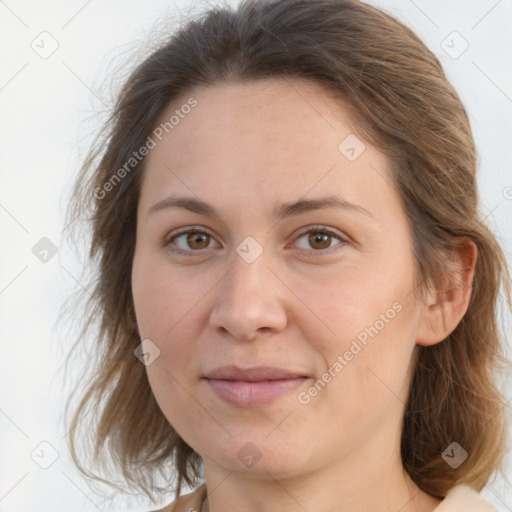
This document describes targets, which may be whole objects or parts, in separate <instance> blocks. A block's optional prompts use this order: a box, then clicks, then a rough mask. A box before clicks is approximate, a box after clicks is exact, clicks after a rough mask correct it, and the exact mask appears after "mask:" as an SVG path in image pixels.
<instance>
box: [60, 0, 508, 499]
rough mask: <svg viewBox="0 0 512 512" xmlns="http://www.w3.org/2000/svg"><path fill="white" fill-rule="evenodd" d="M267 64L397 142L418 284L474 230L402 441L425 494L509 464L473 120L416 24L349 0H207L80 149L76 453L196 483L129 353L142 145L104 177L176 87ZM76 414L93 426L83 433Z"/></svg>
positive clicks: (249, 77)
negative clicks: (466, 281) (83, 380)
mask: <svg viewBox="0 0 512 512" xmlns="http://www.w3.org/2000/svg"><path fill="white" fill-rule="evenodd" d="M272 77H280V78H287V77H290V78H300V79H304V80H310V81H315V82H318V83H322V84H325V85H326V86H328V87H330V88H331V89H332V88H334V89H335V90H336V91H337V92H338V93H339V96H340V98H343V99H344V100H345V101H346V102H347V103H348V104H349V105H351V106H352V107H353V108H354V109H355V112H356V113H357V115H358V128H359V130H360V132H361V134H362V136H363V137H364V138H365V139H366V140H367V141H369V142H370V143H371V144H373V145H375V146H376V147H377V148H378V149H379V150H381V151H382V152H383V153H384V154H386V155H388V156H389V157H390V159H391V161H392V162H393V169H392V172H393V180H394V185H395V186H396V188H397V191H398V193H399V195H400V198H401V201H402V202H403V205H404V208H405V211H406V213H407V216H408V218H409V220H410V224H411V229H412V235H413V241H414V252H415V259H416V263H417V270H418V272H417V279H418V280H417V283H418V290H422V291H424V290H425V287H426V285H427V283H432V282H434V281H435V280H436V279H437V277H438V276H439V273H440V269H446V268H447V267H446V261H447V259H446V254H447V252H449V250H450V249H451V248H453V247H454V244H456V243H457V237H469V238H470V239H471V240H473V241H474V242H475V244H476V246H477V249H478V258H477V262H476V268H475V273H474V281H473V290H472V295H471V300H470V304H469V308H468V311H467V313H466V314H465V316H464V317H463V319H462V321H461V322H460V323H459V325H458V326H457V327H456V328H455V330H454V331H453V332H452V333H451V334H450V335H449V336H448V337H447V338H446V339H445V340H443V341H442V342H441V343H438V344H436V345H434V346H431V347H419V353H418V361H417V365H416V368H415V373H414V377H413V382H412V386H411V391H410V397H409V400H408V403H407V406H406V412H405V417H404V422H403V433H402V443H401V454H402V460H403V464H404V468H405V469H406V471H407V472H408V473H409V475H410V476H411V477H412V479H413V480H414V482H415V483H416V484H417V485H418V486H419V487H420V488H421V489H422V490H423V491H425V492H426V493H428V494H430V495H432V496H436V497H439V498H442V497H444V496H445V495H446V493H447V491H448V490H449V489H450V488H451V487H453V486H454V485H456V484H458V483H462V482H464V483H468V484H470V485H472V486H473V487H474V488H476V489H478V490H480V489H482V488H483V487H484V485H485V484H486V482H487V481H488V479H489V477H490V475H491V474H492V473H493V472H494V471H495V470H496V469H501V470H502V467H501V464H502V460H503V457H504V446H505V424H506V421H505V419H506V418H505V408H504V400H503V397H502V396H501V394H500V393H499V391H498V385H497V382H496V381H495V378H496V375H497V370H498V369H499V365H500V363H502V364H506V363H508V362H507V360H506V359H505V357H504V356H503V354H502V350H503V346H502V344H501V341H500V333H499V326H498V322H497V316H498V315H497V308H498V295H499V292H500V285H502V286H503V291H504V293H505V295H506V297H507V298H508V300H509V302H510V276H509V273H508V270H507V263H506V260H505V257H504V255H503V252H502V250H501V249H500V246H499V245H498V243H497V242H496V239H495V238H494V236H493V234H492V233H491V232H490V231H489V229H488V228H487V227H486V226H485V225H484V223H483V222H482V219H481V214H480V212H479V211H478V198H477V188H476V180H475V174H476V168H477V157H476V149H475V145H474V141H473V138H472V133H471V127H470V123H469V120H468V116H467V114H466V111H465V109H464V106H463V105H462V103H461V101H460V99H459V97H458V95H457V94H456V92H455V90H454V89H453V87H452V86H451V85H450V83H449V82H448V81H447V79H446V77H445V74H444V72H443V70H442V67H441V65H440V63H439V61H438V60H437V58H436V57H435V56H434V55H433V53H432V52H431V51H430V50H428V49H427V48H426V46H425V45H424V44H423V43H422V42H421V40H420V39H419V38H418V37H417V36H416V35H415V34H414V33H413V32H412V31H411V30H410V29H409V28H407V27H406V26H404V25H403V24H402V23H400V22H398V21H397V20H395V19H394V18H393V17H391V16H389V15H387V14H385V13H384V12H382V11H380V10H378V9H376V8H374V7H371V6H369V5H367V4H365V3H363V2H360V1H357V0H279V1H271V0H268V1H256V0H254V1H250V0H246V1H244V2H243V3H241V4H240V6H239V7H238V8H237V9H236V10H233V9H231V8H228V7H222V8H213V9H210V10H209V11H208V12H205V13H203V14H201V15H200V16H197V17H196V18H195V19H191V20H189V22H188V23H187V24H186V25H184V26H182V27H181V28H180V29H179V30H177V31H176V32H175V33H174V34H173V35H172V36H170V37H168V38H167V40H166V41H165V42H164V43H163V44H162V45H160V46H159V47H158V48H157V49H156V50H155V51H153V53H151V55H150V56H149V57H147V58H146V59H145V60H144V61H143V62H141V63H140V64H139V65H138V66H137V67H136V69H135V70H134V71H133V73H132V74H131V76H129V78H128V80H127V81H126V82H125V84H124V86H123V88H122V90H121V91H120V93H119V95H118V98H117V102H116V104H115V107H114V109H113V112H112V114H111V116H110V118H109V120H108V121H107V123H106V124H105V126H104V129H103V131H102V133H101V134H100V136H99V138H98V139H97V141H96V144H95V145H94V146H93V148H92V149H91V152H90V154H89V156H88V157H87V159H86V160H85V163H84V165H83V168H82V170H81V173H80V175H79V177H78V179H77V181H76V187H75V189H74V193H73V198H72V202H71V205H70V210H69V218H70V221H71V222H75V221H76V220H77V219H79V218H81V217H83V216H84V215H85V216H86V217H87V215H88V212H90V213H91V215H90V218H89V219H88V221H89V222H90V227H91V229H92V237H91V240H90V259H91V261H92V262H93V263H94V265H95V267H94V268H95V279H94V282H93V283H92V285H91V286H92V288H91V292H90V297H88V300H87V302H86V308H87V309H86V317H85V319H84V323H83V328H82V332H81V336H80V339H79V340H78V341H77V343H76V345H75V347H74V348H76V346H78V345H80V346H81V345H82V344H83V341H82V340H83V339H85V337H86V335H90V334H91V332H92V333H93V337H94V347H93V352H91V354H89V357H90V358H91V364H92V365H93V366H94V373H93V375H92V376H91V377H90V380H88V381H87V388H86V390H85V392H84V393H82V395H81V399H80V401H79V404H78V406H77V407H76V408H75V410H74V415H73V417H72V426H71V430H70V449H71V453H72V456H73V459H74V462H75V464H76V465H77V466H78V467H79V469H80V470H81V471H82V472H83V473H84V474H85V475H87V476H90V477H92V478H94V479H97V480H102V481H109V482H111V483H112V485H115V484H114V483H113V480H112V479H111V480H103V479H102V478H100V476H99V475H98V474H94V473H92V472H91V471H90V470H89V469H86V467H85V466H84V465H82V463H81V461H80V453H79V447H80V446H84V445H85V444H86V442H90V443H91V447H92V448H93V450H92V451H91V452H92V453H93V455H94V457H93V458H94V461H95V463H106V461H107V460H110V461H112V462H113V464H114V466H115V468H117V469H118V470H120V471H121V472H122V475H123V478H124V481H125V482H126V483H129V484H130V485H134V486H135V487H136V488H137V489H138V490H142V491H143V492H144V493H145V494H147V495H148V496H149V497H151V492H152V490H157V491H167V490H168V488H167V487H165V486H164V487H159V486H157V485H156V483H157V475H158V476H162V477H163V481H164V482H167V483H168V482H169V481H170V477H171V476H172V475H173V474H175V475H176V473H173V471H174V470H175V469H176V470H177V475H176V479H177V486H176V496H178V495H179V494H180V491H181V486H182V484H183V483H187V484H188V485H191V486H195V485H197V484H198V479H199V477H200V473H201V469H202V468H201V457H200V456H199V454H198V453H196V452H195V451H194V450H193V449H192V448H191V447H190V446H188V445H187V444H186V443H185V442H184V441H183V440H182V439H181V438H180V436H179V435H178V434H177V433H176V431H175V430H174V429H173V427H172V426H171V425H170V424H169V422H168V421H167V419H166V418H165V417H164V415H163V413H162V412H161V410H160V408H159V407H158V405H157V402H156V400H155V398H154V397H153V394H152V391H151V389H150V386H149V383H148V379H147V377H146V371H145V367H144V365H143V364H141V363H140V362H139V360H138V359H137V358H136V357H135V356H134V349H135V348H136V347H137V346H138V345H139V344H140V342H141V340H140V338H139V337H138V333H137V327H136V323H135V315H134V306H133V300H132V291H131V267H132V261H133V255H134V248H135V229H136V210H137V204H138V197H139V189H140V184H141V176H142V171H143V168H144V164H145V159H144V158H143V159H141V161H140V162H138V163H137V165H135V166H134V168H133V170H132V171H131V172H127V173H124V174H123V177H122V179H120V180H118V181H116V184H115V186H114V187H112V190H110V189H109V191H108V193H106V192H105V188H104V184H105V183H106V182H108V181H109V180H111V179H112V177H113V176H114V175H115V174H116V173H118V170H119V169H121V168H122V167H123V165H125V164H126V162H127V161H128V160H129V158H130V157H131V156H132V154H133V153H134V152H136V151H137V150H138V149H139V148H141V147H142V146H144V145H145V143H146V141H147V137H148V136H149V135H150V134H151V133H152V130H154V128H155V126H156V125H157V122H158V121H159V119H160V118H161V115H162V112H163V111H164V109H166V108H167V107H168V106H169V104H170V103H171V102H173V101H174V100H177V99H178V98H183V97H186V95H187V94H190V92H191V91H192V90H193V89H194V88H197V87H205V86H208V85H211V84H218V83H221V82H222V81H227V80H231V81H239V82H250V81H255V80H261V79H265V78H272ZM118 176H119V174H118ZM412 227H413V228H412ZM79 387H81V385H80V384H78V386H77V389H78V388H79ZM75 392H76V390H75ZM69 403H71V398H70V399H69ZM68 406H69V404H68ZM91 411H92V413H93V417H92V420H93V421H92V422H91V423H90V424H89V423H86V422H85V419H86V418H85V417H86V413H87V412H91ZM85 425H87V432H88V433H89V434H90V438H89V439H85V438H83V437H81V432H82V429H84V432H85V427H84V426H85ZM453 441H456V442H458V443H459V444H460V445H461V446H462V447H463V448H464V449H465V450H466V451H467V452H468V454H469V457H468V459H467V460H466V461H465V463H464V464H462V465H461V466H459V467H458V468H457V469H452V467H450V465H448V464H447V463H446V462H445V461H444V460H443V458H442V456H441V454H442V452H443V450H444V449H445V448H446V447H447V446H449V445H450V444H451V443H452V442H453ZM109 458H110V459H109ZM98 467H99V466H98Z"/></svg>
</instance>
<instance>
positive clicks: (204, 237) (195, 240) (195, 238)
mask: <svg viewBox="0 0 512 512" xmlns="http://www.w3.org/2000/svg"><path fill="white" fill-rule="evenodd" d="M209 242H210V235H208V234H207V233H202V232H201V231H192V232H191V233H189V234H188V236H187V245H188V247H190V248H191V249H206V248H207V247H208V244H209Z"/></svg>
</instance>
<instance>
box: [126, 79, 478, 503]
mask: <svg viewBox="0 0 512 512" xmlns="http://www.w3.org/2000/svg"><path fill="white" fill-rule="evenodd" d="M190 96H193V97H194V98H195V99H196V100H197V102H198V105H197V106H196V107H195V109H193V110H192V112H190V114H188V115H187V116H186V117H184V119H182V120H180V123H179V124H178V125H177V126H175V127H174V129H173V130H172V131H170V132H169V133H168V134H167V135H165V137H164V138H163V139H162V141H161V142H159V143H158V144H157V146H156V147H155V148H154V149H152V150H151V152H150V155H149V157H148V160H147V166H146V169H145V174H144V177H143V182H142V187H141V193H140V201H139V207H138V219H137V243H136V251H135V256H134V262H133V272H132V286H133V298H134V303H135V310H136V316H137V324H138V328H139V332H140V335H141V339H150V340H151V341H152V342H153V343H154V344H155V345H156V346H157V347H158V348H159V350H160V355H159V357H157V358H156V359H155V360H154V362H152V363H151V364H150V365H148V366H147V367H146V368H147V374H148V378H149V382H150V385H151V387H152V390H153V393H154V395H155V397H156V400H157V402H158V404H159V406H160V408H161V410H162V412H163V414H164V415H165V416H166V418H167V419H168V420H169V422H170V423H171V424H172V425H173V427H174V428H175V429H176V431H177V432H178V434H179V435H180V436H181V437H182V438H183V439H184V440H185V441H186V442H187V443H188V444H189V445H190V446H192V447H193V448H194V450H196V451H197V452H198V453H199V454H200V455H201V456H202V457H203V460H204V469H205V477H206V484H207V488H208V492H209V494H208V500H207V502H206V506H205V507H204V509H205V510H207V509H209V510H210V511H212V512H221V511H223V510H239V511H247V512H249V511H259V512H261V511H264V512H265V511H269V512H270V511H277V510H279V511H280V512H292V511H293V512H295V511H303V510H308V511H311V512H312V511H315V512H327V511H335V510H336V511H337V512H349V511H350V512H354V511H367V512H370V511H372V512H381V511H382V512H383V511H399V510H400V511H401V512H412V511H422V512H427V511H432V510H434V508H435V507H436V506H437V505H438V504H439V503H440V500H438V499H436V498H433V497H431V496H429V495H427V494H426V493H424V492H422V491H420V490H419V488H418V487H417V486H416V485H415V484H414V483H413V482H412V480H411V479H410V478H409V476H408V475H407V474H406V473H405V471H404V469H403V466H402V463H401V459H400V436H401V431H400V428H401V421H402V418H403V414H404V407H405V402H406V399H407V394H408V389H409V384H410V379H411V375H412V372H413V369H414V367H413V362H414V357H415V354H416V352H417V349H418V346H419V345H432V344H434V343H438V342H440V341H442V340H443V339H444V338H445V337H446V335H447V334H449V332H451V331H452V330H453V329H454V328H455V327H456V325H457V324H458V322H459V321H460V319H461V318H462V316H463V315H464V313H465V312H466V309H467V305H468V302H469V293H470V292H469V289H470V286H466V287H460V288H458V287H456V286H453V283H452V286H447V285H448V284H450V283H449V282H444V286H445V289H444V290H441V289H437V290H430V291H429V292H428V294H427V296H426V297H425V299H424V300H423V301H421V300H420V299H419V298H418V297H416V296H415V294H414V293H413V290H414V269H415V267H414V259H413V253H412V239H411V234H410V231H411V230H410V226H409V223H408V218H407V216H406V214H405V212H404V210H403V208H402V205H401V202H400V199H399V196H398V195H397V193H396V191H395V190H394V189H393V188H392V187H391V186H390V183H391V182H392V180H391V175H390V172H389V164H390V162H389V161H388V160H387V158H386V157H385V156H384V155H383V154H382V153H380V152H379V151H377V150H376V149H375V148H373V147H372V146H370V145H369V144H368V143H366V142H365V145H366V149H365V150H364V151H363V153H362V154H361V155H360V156H359V157H358V158H357V159H355V160H354V161H349V160H348V159H347V158H346V157H345V155H344V154H342V152H340V151H339V149H338V146H339V144H340V142H341V141H343V140H344V139H345V137H347V136H348V135H349V134H356V131H355V128H354V124H353V122H352V120H353V116H352V114H351V110H350V109H349V107H348V106H347V105H345V104H344V103H343V102H341V101H340V100H339V98H335V97H334V96H333V94H332V91H329V90H327V89H325V88H324V86H322V85H319V84H315V83H309V82H306V81H301V80H294V81H290V80H281V79H271V80H264V81H259V82H255V83H251V84H248V83H245V84H242V83H234V82H233V83H221V84H216V85H214V86H209V87H206V88H201V89H197V90H194V91H193V94H192V93H191V94H190ZM190 96H186V97H184V98H183V101H176V102H174V103H173V105H172V106H170V107H169V109H168V111H166V113H165V115H163V116H162V119H168V117H169V115H170V113H172V112H173V111H174V110H175V109H176V108H177V107H178V108H179V106H180V105H182V104H184V103H185V102H186V100H187V99H188V98H189V97H190ZM356 135H357V134H356ZM358 137H359V139H360V140H361V141H362V137H361V136H358ZM332 194H336V195H338V196H341V197H343V198H344V199H345V200H347V201H350V202H351V203H355V204H357V205H359V206H361V207H363V208H364V209H366V210H367V211H368V212H369V214H370V215H365V214H363V213H360V212H358V211H353V210H347V209H339V208H332V207H331V208H325V209H320V210H316V211H308V212H303V213H301V214H299V215H295V216H293V217H290V218H286V219H282V220H280V221H276V220H275V219H274V218H273V217H272V212H273V209H274V207H275V206H276V205H279V204H281V203H283V202H286V203H288V202H294V201H297V200H299V199H316V198H320V197H323V196H326V195H332ZM171 195H179V196H188V197H193V198H196V199H201V200H202V201H205V202H207V203H210V204H211V205H213V206H214V207H215V208H216V209H217V210H218V211H219V214H220V217H221V218H220V219H218V218H215V217H209V216H205V215H201V214H199V213H195V212H191V211H188V210H186V209H183V208H166V209H162V210H160V211H157V212H153V213H148V210H149V209H150V208H151V207H152V206H153V205H154V204H156V203H157V202H159V201H161V200H163V199H165V198H167V197H169V196H171ZM316 225H321V226H324V227H325V228H327V229H329V230H331V231H334V232H335V235H334V236H332V237H329V236H328V237H327V243H326V244H323V242H318V241H317V242H316V243H315V239H313V240H310V239H308V232H310V230H309V231H308V228H310V227H314V226H316ZM185 227H191V228H197V229H201V230H203V232H206V234H207V235H211V236H210V237H208V236H207V237H206V238H205V239H204V240H201V239H200V240H199V242H197V241H196V242H194V240H192V242H189V244H187V235H186V234H185V235H184V236H181V237H180V238H178V239H175V240H174V243H172V242H171V244H170V245H167V246H165V247H164V246H163V243H164V241H165V240H167V241H169V239H170V238H172V236H173V234H175V233H176V231H177V230H178V228H185ZM248 236H251V237H253V238H254V239H255V240H256V241H257V242H258V244H259V245H260V246H261V248H262V249H263V252H262V253H261V254H260V255H259V257H257V258H256V259H255V260H254V261H253V262H251V263H248V262H247V261H245V260H244V259H243V258H242V257H241V256H240V255H239V254H238V253H237V251H236V249H237V247H238V246H239V245H240V244H241V242H242V241H244V239H245V238H246V237H248ZM337 236H339V238H337ZM329 241H330V244H329ZM176 247H177V248H181V249H183V250H188V251H189V254H188V255H179V254H176V253H174V252H173V251H172V248H176ZM251 250H253V249H251ZM315 256H316V257H315ZM475 258H476V248H475V247H474V244H473V245H471V244H470V243H469V242H468V243H467V244H466V245H465V246H464V250H462V249H461V251H460V254H459V253H458V254H457V255H456V258H455V260H456V261H459V262H460V273H459V274H458V275H457V276H456V280H457V281H460V282H462V283H466V284H468V285H470V283H471V279H472V270H471V268H473V267H474V261H475ZM453 279H455V278H452V281H453ZM445 290H449V291H448V292H445V293H442V292H443V291H445ZM396 303H398V304H399V305H400V306H401V310H400V312H397V313H396V315H394V318H393V319H391V320H389V321H388V322H387V323H385V327H384V328H382V329H381V330H379V332H378V334H377V335H376V336H375V337H373V338H369V340H368V343H367V345H366V346H364V348H363V349H362V350H361V351H360V352H359V353H357V355H355V356H354V357H353V358H352V360H350V361H348V362H347V364H346V365H345V366H344V367H343V369H342V371H339V372H338V373H337V374H336V376H335V377H334V378H333V379H332V380H331V382H329V383H328V384H327V385H326V386H325V388H324V389H322V391H321V392H319V393H318V394H317V395H316V396H314V397H312V398H311V400H310V401H309V403H307V404H303V403H300V402H299V400H298V393H299V392H300V391H307V390H308V389H309V388H310V386H311V385H312V383H314V381H316V380H317V379H319V378H320V377H321V375H322V374H324V373H325V372H326V371H327V370H328V368H329V367H332V366H333V363H334V362H335V361H336V360H337V357H338V356H339V355H340V354H341V355H342V354H344V353H345V352H346V351H347V350H348V349H349V348H350V346H351V343H352V341H353V340H354V339H355V338H356V337H357V335H358V334H359V333H361V332H362V331H364V329H365V327H369V326H372V325H375V323H376V321H377V320H379V318H382V317H380V315H382V314H385V313H386V311H388V310H389V309H390V308H392V305H393V304H396ZM230 363H231V364H238V365H239V366H242V367H248V366H255V365H271V366H278V367H284V368H287V369H290V370H295V371H298V372H300V373H301V374H304V375H307V376H309V377H310V379H309V380H308V381H306V382H305V383H304V384H303V385H302V386H301V387H300V388H299V389H298V390H296V391H293V392H291V393H289V394H287V395H285V396H282V397H280V398H278V399H276V400H274V401H273V402H272V403H270V404H267V405H263V406H259V407H246V408H243V407H236V406H233V405H230V404H227V403H225V402H224V401H222V400H221V399H220V398H219V397H218V396H217V395H216V394H215V393H213V391H212V390H211V389H210V386H209V385H208V384H207V382H206V381H205V380H204V379H202V377H203V376H204V374H205V372H207V371H208V370H211V369H213V368H215V367H218V366H221V365H225V364H230ZM247 443H252V445H254V447H255V448H251V450H253V451H254V453H255V454H256V453H258V454H259V455H261V458H260V460H259V461H258V462H257V463H256V464H254V465H253V466H252V467H247V466H246V465H245V464H243V463H242V461H241V460H240V459H239V457H238V456H237V454H238V452H239V450H240V449H241V448H242V447H244V445H246V444H247Z"/></svg>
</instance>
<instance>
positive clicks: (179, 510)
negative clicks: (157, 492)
mask: <svg viewBox="0 0 512 512" xmlns="http://www.w3.org/2000/svg"><path fill="white" fill-rule="evenodd" d="M205 497H206V484H205V483H204V484H202V485H200V486H199V487H197V488H196V489H195V490H194V491H193V492H191V493H189V494H185V495H183V496H180V497H179V498H178V499H177V500H175V501H173V502H172V503H171V504H170V505H167V506H166V507H164V508H161V509H159V510H155V512H200V510H201V508H202V505H203V501H204V499H205Z"/></svg>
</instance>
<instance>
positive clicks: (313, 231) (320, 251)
mask: <svg viewBox="0 0 512 512" xmlns="http://www.w3.org/2000/svg"><path fill="white" fill-rule="evenodd" d="M190 233H198V234H206V235H208V236H209V237H211V238H214V237H213V236H212V235H210V233H208V231H205V230H203V229H199V228H191V229H190V228H189V229H186V230H184V231H180V232H178V233H176V234H174V235H173V236H172V237H171V238H170V239H167V238H166V239H165V240H164V242H163V244H162V246H163V247H164V248H168V249H169V250H170V251H171V252H173V253H176V254H180V255H183V256H191V255H194V256H195V255H199V254H201V253H203V252H204V251H206V250H207V249H200V250H197V251H194V250H190V251H185V250H183V249H179V248H176V247H174V248H170V247H169V246H170V245H171V244H172V243H173V242H174V241H175V240H176V239H177V238H179V237H181V236H183V235H188V234H190ZM317 233H320V234H324V235H329V236H331V237H333V238H336V239H338V240H339V241H340V243H339V244H335V245H334V246H332V247H328V248H327V249H299V250H300V251H302V252H303V251H306V252H308V253H312V254H313V255H314V256H313V257H321V256H324V255H325V253H326V252H330V251H331V249H333V248H334V247H337V246H342V247H344V246H345V245H347V244H348V243H349V242H348V240H346V239H345V238H342V237H341V236H340V235H338V234H337V233H335V232H334V231H332V230H330V229H328V228H326V227H325V226H309V227H308V228H307V229H306V230H303V231H301V232H300V233H299V234H298V235H297V238H296V240H298V239H299V238H301V237H303V236H304V235H307V234H317ZM194 253H197V254H194ZM315 253H316V254H315Z"/></svg>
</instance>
